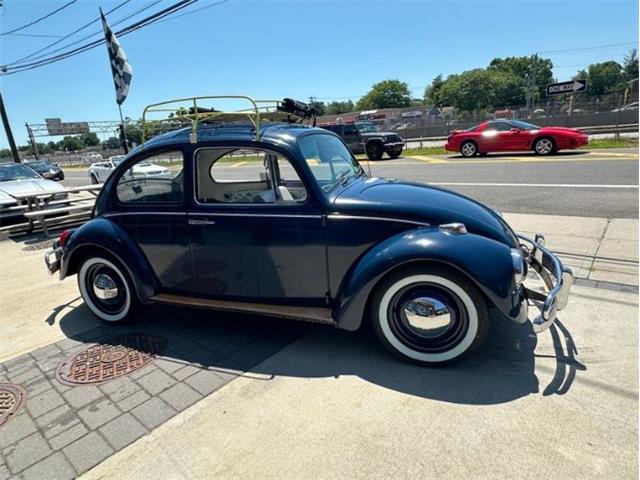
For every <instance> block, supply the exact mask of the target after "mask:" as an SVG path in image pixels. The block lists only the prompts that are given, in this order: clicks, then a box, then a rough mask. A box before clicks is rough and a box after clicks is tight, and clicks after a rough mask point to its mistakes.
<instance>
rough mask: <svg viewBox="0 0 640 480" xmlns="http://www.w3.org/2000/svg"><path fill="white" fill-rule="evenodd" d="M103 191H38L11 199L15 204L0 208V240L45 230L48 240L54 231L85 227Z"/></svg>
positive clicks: (86, 187) (92, 188)
mask: <svg viewBox="0 0 640 480" xmlns="http://www.w3.org/2000/svg"><path fill="white" fill-rule="evenodd" d="M101 188H102V184H97V185H83V186H79V187H68V188H65V189H64V190H60V191H57V192H55V193H42V192H41V191H39V192H25V193H21V194H15V195H12V196H13V198H14V199H15V200H16V203H15V204H12V205H5V206H3V207H0V225H2V226H1V227H0V238H1V237H3V236H8V235H15V234H24V233H32V232H34V231H36V230H42V232H43V233H44V234H45V235H46V236H47V237H49V236H50V232H49V230H50V229H52V228H58V227H63V226H73V225H77V224H79V223H83V222H84V221H86V220H87V219H88V218H89V217H90V216H91V211H92V210H93V205H94V203H95V199H96V197H97V196H98V193H99V191H100V189H101ZM61 193H66V194H67V198H62V199H61V198H59V197H60V194H61ZM7 223H8V224H7ZM5 224H7V225H5Z"/></svg>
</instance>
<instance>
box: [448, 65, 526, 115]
mask: <svg viewBox="0 0 640 480" xmlns="http://www.w3.org/2000/svg"><path fill="white" fill-rule="evenodd" d="M524 97H525V92H524V88H523V84H522V80H521V79H520V78H518V77H516V76H515V75H513V74H512V73H509V72H505V71H499V70H485V69H483V68H477V69H475V70H468V71H466V72H463V73H461V74H460V75H450V76H449V77H447V80H446V81H445V82H444V83H443V84H442V86H440V87H439V88H438V96H437V98H438V102H437V103H436V104H438V105H443V106H452V107H455V108H456V109H458V110H460V111H464V112H470V111H472V110H483V109H492V108H495V107H507V106H515V105H521V104H523V103H524V100H525V98H524Z"/></svg>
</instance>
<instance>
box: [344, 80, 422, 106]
mask: <svg viewBox="0 0 640 480" xmlns="http://www.w3.org/2000/svg"><path fill="white" fill-rule="evenodd" d="M409 105H411V95H410V92H409V86H408V85H407V84H406V83H405V82H401V81H400V80H383V81H382V82H378V83H375V84H374V85H373V86H372V87H371V90H369V92H368V93H367V94H366V95H365V96H364V97H362V98H360V100H358V102H357V103H356V110H369V109H373V108H399V107H408V106H409Z"/></svg>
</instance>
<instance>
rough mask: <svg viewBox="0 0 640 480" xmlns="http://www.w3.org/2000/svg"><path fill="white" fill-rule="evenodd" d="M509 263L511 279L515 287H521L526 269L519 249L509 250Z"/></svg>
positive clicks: (525, 275)
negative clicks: (511, 268)
mask: <svg viewBox="0 0 640 480" xmlns="http://www.w3.org/2000/svg"><path fill="white" fill-rule="evenodd" d="M511 263H512V265H513V279H514V280H515V282H516V285H522V283H523V282H524V279H525V278H526V277H527V267H526V265H525V263H524V257H523V256H522V251H521V250H520V249H519V248H512V249H511Z"/></svg>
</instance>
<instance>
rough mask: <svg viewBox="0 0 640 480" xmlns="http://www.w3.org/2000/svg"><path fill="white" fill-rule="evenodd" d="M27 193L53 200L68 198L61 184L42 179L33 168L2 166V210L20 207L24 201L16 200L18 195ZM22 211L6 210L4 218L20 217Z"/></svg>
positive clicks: (0, 168) (9, 164)
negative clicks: (48, 197) (48, 196)
mask: <svg viewBox="0 0 640 480" xmlns="http://www.w3.org/2000/svg"><path fill="white" fill-rule="evenodd" d="M26 193H38V194H42V195H51V196H52V199H53V200H62V199H65V198H67V192H65V191H64V187H63V186H62V185H60V184H59V183H56V182H54V181H52V180H47V179H46V178H42V177H41V176H40V175H38V174H37V173H36V172H35V171H33V170H32V169H31V168H29V167H27V166H26V165H22V164H19V163H7V164H4V165H0V209H5V208H6V207H13V206H18V205H20V204H21V203H23V201H22V200H21V199H16V198H15V196H16V195H24V194H26ZM23 213H24V212H22V211H21V210H10V211H9V210H6V211H3V212H2V215H3V217H7V216H20V215H22V214H23Z"/></svg>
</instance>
